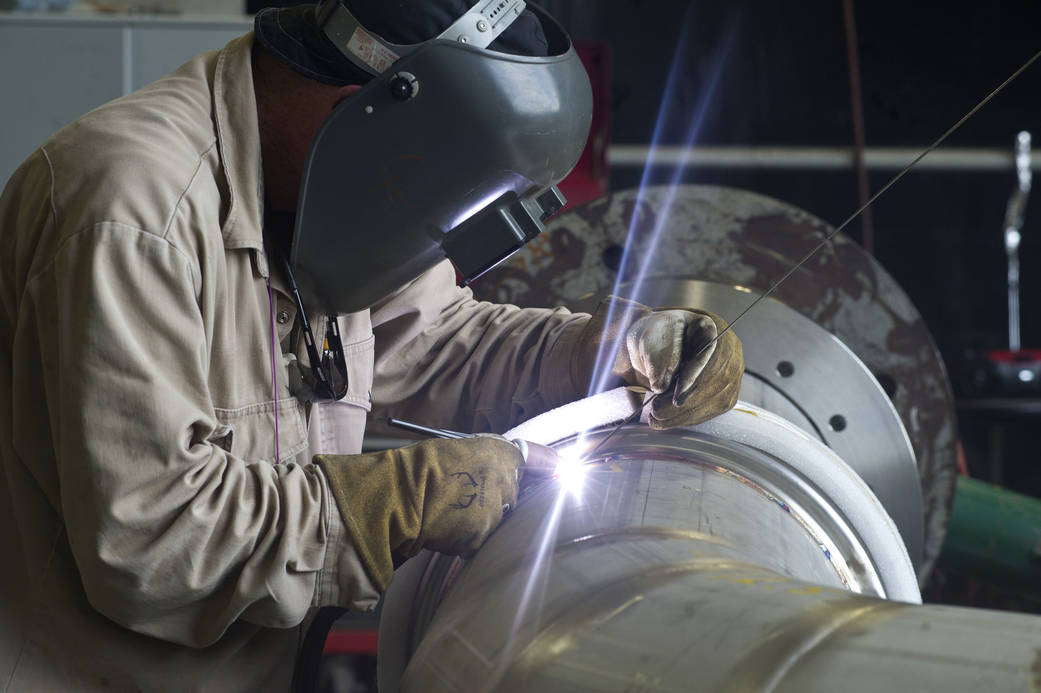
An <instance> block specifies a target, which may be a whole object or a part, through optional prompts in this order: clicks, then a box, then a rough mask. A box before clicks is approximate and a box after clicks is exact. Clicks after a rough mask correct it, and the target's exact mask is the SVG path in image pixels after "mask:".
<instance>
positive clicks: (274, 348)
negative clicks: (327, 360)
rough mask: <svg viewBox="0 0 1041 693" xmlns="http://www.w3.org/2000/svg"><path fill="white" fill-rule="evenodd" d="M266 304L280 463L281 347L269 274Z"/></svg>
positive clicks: (276, 446) (277, 451)
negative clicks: (279, 365)
mask: <svg viewBox="0 0 1041 693" xmlns="http://www.w3.org/2000/svg"><path fill="white" fill-rule="evenodd" d="M267 305H268V316H269V318H270V325H271V383H272V388H273V390H272V397H271V398H272V400H273V402H274V406H275V464H280V461H279V450H278V367H277V365H276V360H275V354H276V353H279V352H281V351H282V347H281V345H280V344H279V342H278V337H277V335H276V333H275V292H274V291H272V290H271V276H270V274H269V275H268V277H267Z"/></svg>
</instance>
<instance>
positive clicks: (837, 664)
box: [379, 398, 1041, 693]
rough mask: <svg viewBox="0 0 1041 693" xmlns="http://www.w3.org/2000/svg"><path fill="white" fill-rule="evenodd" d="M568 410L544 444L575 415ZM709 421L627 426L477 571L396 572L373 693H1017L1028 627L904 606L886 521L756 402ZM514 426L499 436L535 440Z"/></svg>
mask: <svg viewBox="0 0 1041 693" xmlns="http://www.w3.org/2000/svg"><path fill="white" fill-rule="evenodd" d="M591 399H593V400H595V399H596V398H591ZM589 402H590V400H585V401H584V403H585V404H586V405H589ZM582 404H583V403H582V402H580V403H576V405H577V406H578V409H576V408H575V407H573V406H572V405H569V406H572V408H571V409H567V408H564V410H563V411H561V412H560V413H559V414H558V415H557V416H556V417H555V418H554V419H553V420H551V421H549V422H548V424H547V425H546V427H545V428H546V429H547V431H546V432H545V435H547V436H559V435H560V432H561V430H563V428H562V427H566V426H568V425H571V426H572V427H575V426H578V427H582V426H584V425H585V424H587V423H588V418H586V419H583V416H582V414H583V412H582V411H581V405H582ZM612 407H613V409H612ZM588 408H590V407H588V406H587V409H588ZM592 408H595V406H594V407H592ZM604 408H605V409H611V410H612V411H611V415H610V416H611V419H612V420H617V419H618V414H619V412H618V407H617V406H616V403H615V404H612V403H610V402H609V403H608V404H607V405H606V406H605V407H604ZM576 412H577V413H576ZM593 414H594V415H595V412H593ZM540 418H541V417H540ZM535 421H536V422H537V421H538V419H536V420H535ZM605 423H606V422H604V421H601V422H600V425H604V424H605ZM709 423H710V424H711V425H710V426H705V425H703V426H700V427H693V428H692V429H688V430H685V431H672V432H663V433H655V432H651V431H648V430H647V429H646V428H645V427H639V426H632V427H626V428H624V429H622V431H621V433H620V434H619V435H617V436H615V437H614V438H612V440H611V441H610V442H609V443H608V444H607V445H605V446H604V448H603V449H602V450H601V451H599V452H598V453H597V455H598V456H599V455H603V457H602V459H600V461H599V463H598V464H596V465H595V466H593V467H592V468H591V469H590V470H589V473H588V474H587V476H586V477H585V478H584V480H583V484H582V485H581V487H579V488H573V487H564V486H562V485H561V482H560V481H559V480H549V481H546V482H544V483H543V484H541V485H536V486H533V487H531V488H530V489H529V490H528V491H527V492H526V494H525V495H524V496H523V497H522V498H521V499H520V502H519V504H518V506H517V508H516V509H515V510H514V512H513V514H512V515H511V517H509V518H508V519H507V521H506V522H504V524H503V525H502V526H501V527H500V528H499V530H497V531H496V533H495V534H493V535H492V537H491V539H490V540H489V541H488V543H487V544H486V545H485V546H484V548H482V550H481V551H480V553H479V554H478V555H477V556H476V557H475V558H474V559H473V560H472V561H470V562H469V563H467V562H465V561H462V560H461V559H452V558H447V557H444V556H438V555H435V554H427V555H425V556H422V557H420V558H419V559H418V560H417V559H413V560H412V561H410V562H409V563H408V564H406V566H405V567H404V568H403V569H402V570H400V571H399V572H398V574H397V575H396V576H395V579H394V583H393V584H392V585H391V588H390V591H389V592H388V594H387V597H386V600H385V603H384V611H383V621H382V622H381V629H380V655H381V658H380V662H379V666H380V672H379V675H380V688H381V691H384V693H388V692H392V691H406V692H407V691H431V692H435V693H436V692H438V691H463V690H466V691H474V690H477V691H522V690H525V691H526V690H538V691H632V690H639V691H647V692H654V691H686V690H722V691H749V690H756V691H759V690H766V691H796V690H799V691H833V690H847V691H875V690H923V689H931V690H941V689H942V690H982V689H985V687H989V688H991V689H994V690H1003V691H1004V690H1031V688H1030V686H1031V685H1032V684H1034V683H1036V682H1037V681H1036V673H1032V669H1031V667H1037V660H1038V658H1039V655H1038V652H1041V619H1038V618H1035V617H1030V616H1023V615H1016V614H996V613H989V612H979V611H972V610H967V609H952V608H946V607H922V606H918V605H916V604H914V602H916V601H918V599H917V587H916V582H915V575H914V571H913V569H912V567H911V564H910V561H909V559H908V558H907V554H906V552H905V551H904V549H903V546H902V544H901V542H900V540H899V535H898V533H897V531H896V528H895V526H894V525H893V523H892V521H891V520H889V518H888V517H887V516H886V515H885V513H884V512H883V511H882V510H881V506H880V505H879V504H878V502H877V499H874V496H873V494H871V492H870V490H868V489H867V487H866V486H865V485H864V484H863V482H862V481H860V479H859V477H857V475H856V474H855V473H853V472H852V470H851V469H850V468H849V467H848V466H846V465H845V464H844V463H843V462H842V460H841V459H838V458H837V456H835V455H834V453H832V452H831V451H830V450H828V449H827V448H826V447H824V446H823V445H822V444H820V443H819V442H817V441H814V440H813V439H812V438H810V437H809V436H807V435H806V434H804V433H803V432H802V431H800V430H799V429H797V428H795V427H794V426H791V425H790V424H787V423H786V422H784V420H783V419H780V418H779V417H776V416H774V415H771V414H769V413H768V412H766V411H765V410H761V409H756V408H754V407H746V406H744V405H742V404H739V405H738V408H737V409H736V410H735V411H733V412H731V413H729V414H726V415H724V416H722V417H719V418H718V419H714V420H713V421H712V422H709ZM525 426H527V428H525ZM525 426H522V427H519V428H518V429H515V430H514V431H511V432H510V433H509V434H508V435H510V436H515V437H523V438H527V439H535V440H538V439H539V437H540V436H539V431H538V430H534V429H533V427H532V426H530V425H528V424H526V425H525ZM534 428H535V429H537V428H538V427H537V426H535V427H534ZM581 430H584V429H581ZM606 431H607V429H605V428H601V429H599V431H598V432H596V433H593V434H591V435H588V436H583V435H578V436H571V437H566V438H564V439H559V438H558V441H557V448H558V450H559V451H561V454H562V455H567V454H569V448H572V449H571V450H570V452H571V453H573V454H576V455H581V454H582V453H583V452H584V451H586V450H589V449H590V448H591V447H592V446H594V445H595V444H596V442H597V437H598V436H600V435H605V434H606ZM540 442H549V441H548V440H546V439H545V438H544V439H542V440H541V441H540ZM767 446H772V447H770V450H767V449H765V448H766V447H767ZM882 596H886V597H889V598H890V599H889V600H884V599H880V597H882ZM897 600H899V601H897ZM1033 671H1034V672H1036V668H1035V669H1034V670H1033Z"/></svg>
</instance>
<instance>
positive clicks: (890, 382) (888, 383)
mask: <svg viewBox="0 0 1041 693" xmlns="http://www.w3.org/2000/svg"><path fill="white" fill-rule="evenodd" d="M875 379H876V380H878V384H879V385H881V386H882V389H883V390H885V393H886V394H887V395H888V396H889V399H893V396H894V395H896V388H897V385H896V378H894V377H893V376H891V375H889V374H888V373H876V374H875Z"/></svg>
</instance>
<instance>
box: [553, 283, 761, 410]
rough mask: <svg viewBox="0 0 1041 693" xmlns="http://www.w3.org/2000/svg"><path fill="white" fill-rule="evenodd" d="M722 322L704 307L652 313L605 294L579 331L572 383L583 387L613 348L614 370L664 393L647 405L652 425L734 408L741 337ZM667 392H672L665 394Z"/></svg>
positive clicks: (740, 365)
mask: <svg viewBox="0 0 1041 693" xmlns="http://www.w3.org/2000/svg"><path fill="white" fill-rule="evenodd" d="M726 326H727V324H726V321H725V320H723V318H721V317H719V316H718V315H715V314H714V313H710V312H708V311H704V310H697V309H694V308H663V309H657V310H652V309H651V308H648V307H647V306H645V305H643V304H640V303H636V302H635V301H627V300H625V299H622V298H617V297H613V296H611V297H608V298H606V299H604V301H602V302H601V304H600V306H599V307H598V308H597V310H596V312H595V313H594V314H593V316H592V318H591V319H590V321H589V323H587V324H586V326H585V328H583V331H582V333H581V335H580V336H579V339H578V344H577V346H576V348H575V351H574V352H573V356H572V361H571V377H572V382H573V383H574V384H575V385H576V386H579V387H581V386H584V385H586V384H588V383H589V382H590V380H591V379H592V376H593V369H594V367H595V364H596V363H597V361H598V359H605V358H610V357H611V354H612V352H614V351H615V349H617V351H616V354H615V356H614V359H613V362H612V366H611V372H612V373H613V374H614V375H615V376H616V377H619V378H621V379H622V380H623V381H624V382H625V383H626V384H628V385H637V386H640V387H644V388H646V389H648V390H650V391H651V392H654V393H658V394H661V396H660V397H657V398H656V399H655V400H654V403H653V404H652V405H651V412H650V425H651V428H655V429H665V428H674V427H676V426H692V425H694V424H698V423H701V422H702V421H706V420H708V419H711V418H712V417H714V416H718V415H720V414H722V413H723V412H726V411H729V410H730V409H732V408H733V407H734V405H735V404H736V403H737V396H738V392H739V391H740V389H741V376H742V375H743V373H744V369H745V364H744V358H743V356H742V353H741V340H739V339H738V338H737V335H735V334H734V332H733V331H731V330H728V331H726V332H725V333H723V330H724V329H725V328H726ZM720 333H723V336H722V337H720V338H719V339H718V340H717V341H715V343H712V342H713V340H715V339H716V337H717V336H718V335H719V334H720ZM706 344H709V345H710V346H708V348H706V349H704V351H702V348H703V347H704V346H705V345H706ZM670 390H671V395H670V394H662V393H668V392H669V391H670Z"/></svg>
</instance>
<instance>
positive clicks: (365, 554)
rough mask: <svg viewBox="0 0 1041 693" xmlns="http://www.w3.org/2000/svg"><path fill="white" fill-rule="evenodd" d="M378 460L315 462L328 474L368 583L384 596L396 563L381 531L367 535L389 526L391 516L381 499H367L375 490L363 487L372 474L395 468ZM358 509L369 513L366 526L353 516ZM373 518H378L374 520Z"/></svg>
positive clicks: (323, 457)
mask: <svg viewBox="0 0 1041 693" xmlns="http://www.w3.org/2000/svg"><path fill="white" fill-rule="evenodd" d="M377 456H379V453H375V454H371V455H350V456H346V455H316V456H315V458H314V462H315V464H317V465H318V466H319V467H321V469H322V471H323V472H325V477H326V479H327V480H328V482H329V489H330V490H331V491H332V495H333V500H335V501H336V507H337V509H338V510H339V511H340V516H341V517H342V518H343V523H344V526H345V527H346V528H347V534H348V535H349V537H350V540H351V545H352V546H353V547H354V551H355V553H356V554H358V558H359V560H360V561H361V564H362V565H363V566H364V567H365V572H366V574H367V575H368V577H369V580H370V581H371V582H372V584H373V585H374V586H375V587H376V589H377V590H379V591H380V592H385V591H386V589H387V587H389V586H390V581H391V579H392V578H393V577H394V559H393V557H392V556H391V548H392V547H391V546H390V541H389V537H388V536H387V534H386V533H381V532H379V531H377V532H373V531H364V530H365V529H367V528H370V527H372V526H375V527H380V526H381V525H382V526H383V527H389V525H390V517H389V513H387V511H386V509H387V507H388V504H385V503H381V502H380V499H379V498H373V497H368V496H371V493H368V492H369V491H371V490H372V488H373V487H372V485H371V484H368V483H364V481H365V478H366V477H369V478H370V479H371V475H372V474H378V473H386V471H387V468H388V467H390V466H392V465H389V464H388V462H389V460H384V463H383V464H382V465H380V464H379V462H378V461H377V460H375V459H373V458H374V457H377ZM355 507H358V508H362V509H367V512H369V513H370V516H369V517H368V518H367V519H368V521H367V522H366V521H365V519H366V518H362V517H355V515H354V513H353V512H352V511H353V509H354V508H355ZM373 514H374V515H376V516H377V517H372V516H371V515H373ZM381 534H382V536H381Z"/></svg>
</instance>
